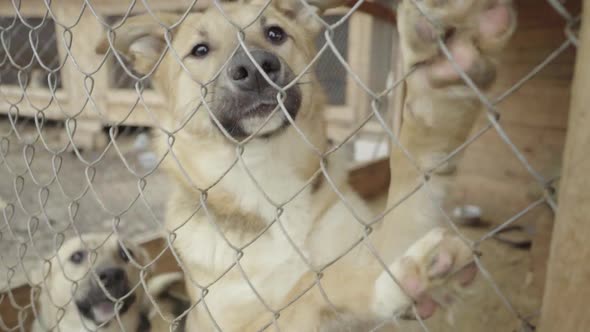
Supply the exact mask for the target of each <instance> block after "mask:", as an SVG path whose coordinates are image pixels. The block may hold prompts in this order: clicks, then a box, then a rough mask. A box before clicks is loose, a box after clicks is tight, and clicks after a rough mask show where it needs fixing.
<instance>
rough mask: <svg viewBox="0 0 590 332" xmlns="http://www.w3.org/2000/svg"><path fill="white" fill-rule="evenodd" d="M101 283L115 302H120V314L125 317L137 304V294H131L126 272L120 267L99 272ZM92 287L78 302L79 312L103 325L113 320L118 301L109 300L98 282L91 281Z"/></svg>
mask: <svg viewBox="0 0 590 332" xmlns="http://www.w3.org/2000/svg"><path fill="white" fill-rule="evenodd" d="M97 273H98V277H99V279H100V283H101V284H102V285H103V287H104V289H106V290H107V291H108V293H109V295H110V296H111V297H112V298H114V299H115V300H119V299H122V298H123V297H125V296H126V297H125V298H124V299H122V300H120V301H119V302H120V303H121V304H120V305H121V307H120V309H119V311H118V314H119V315H120V316H121V315H124V314H125V313H126V312H127V311H128V310H129V308H130V307H131V305H133V303H134V302H135V294H129V295H127V294H128V293H129V292H130V290H131V289H130V287H129V281H128V279H127V274H126V273H125V270H123V269H122V268H118V267H114V268H113V267H110V268H105V269H100V270H98V271H97ZM91 282H92V286H91V287H90V289H89V290H88V292H87V293H86V294H85V295H84V296H83V297H82V298H81V299H79V300H76V306H77V307H78V311H79V312H80V314H81V315H82V316H84V317H85V318H87V319H89V320H91V321H93V322H94V323H95V324H97V325H98V324H102V323H104V322H107V321H109V320H111V319H113V318H114V317H115V315H116V310H117V308H116V301H113V300H112V299H110V298H109V296H108V295H107V294H105V292H104V291H103V290H102V288H101V287H100V285H99V284H98V283H97V282H94V281H91Z"/></svg>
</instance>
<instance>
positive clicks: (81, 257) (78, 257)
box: [70, 250, 86, 264]
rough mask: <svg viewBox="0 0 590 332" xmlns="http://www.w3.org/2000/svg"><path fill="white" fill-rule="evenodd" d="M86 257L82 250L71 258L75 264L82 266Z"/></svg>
mask: <svg viewBox="0 0 590 332" xmlns="http://www.w3.org/2000/svg"><path fill="white" fill-rule="evenodd" d="M84 257H86V253H85V252H84V251H82V250H78V251H76V252H75V253H73V254H72V255H71V256H70V261H71V262H72V263H74V264H80V263H82V260H84Z"/></svg>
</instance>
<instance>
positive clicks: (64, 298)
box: [41, 234, 147, 325]
mask: <svg viewBox="0 0 590 332" xmlns="http://www.w3.org/2000/svg"><path fill="white" fill-rule="evenodd" d="M134 263H137V264H141V265H143V264H146V263H147V253H146V252H145V250H143V249H142V248H140V247H138V246H136V245H133V244H130V243H126V242H123V241H121V239H118V238H116V236H114V235H113V236H107V235H103V234H87V235H83V236H82V240H80V238H78V237H76V238H72V239H69V240H67V241H66V242H64V243H63V245H62V246H61V248H60V249H59V251H58V253H57V255H56V257H54V258H53V259H52V261H51V266H50V267H49V266H47V267H48V268H46V270H45V271H44V275H45V277H44V279H45V281H44V283H42V286H43V292H44V293H45V294H44V295H45V299H44V300H43V301H42V304H41V305H42V308H41V310H42V311H43V312H45V313H48V314H50V313H49V312H52V311H54V310H55V308H56V307H57V306H63V307H64V309H65V310H66V313H67V312H69V311H70V310H72V309H74V308H75V309H76V310H77V311H78V313H79V314H80V316H82V317H84V318H85V319H87V320H89V321H92V322H93V323H95V324H96V325H101V324H103V323H106V322H108V321H110V320H112V319H114V318H115V315H116V313H118V314H119V316H123V315H125V314H126V313H127V312H128V311H129V309H130V308H131V307H132V306H134V305H135V304H136V303H140V302H141V299H140V298H139V297H142V295H141V294H142V293H143V292H141V291H140V290H141V289H142V288H141V285H140V286H139V287H136V285H138V284H139V282H140V275H139V274H140V269H139V268H138V266H136V265H135V264H134ZM136 289H137V290H136ZM72 292H73V295H72ZM47 299H49V302H48V301H47ZM74 311H75V310H74Z"/></svg>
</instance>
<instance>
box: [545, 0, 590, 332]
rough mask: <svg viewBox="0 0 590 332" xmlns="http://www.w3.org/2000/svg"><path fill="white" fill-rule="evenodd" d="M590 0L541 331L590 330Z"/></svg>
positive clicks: (586, 1) (586, 4)
mask: <svg viewBox="0 0 590 332" xmlns="http://www.w3.org/2000/svg"><path fill="white" fill-rule="evenodd" d="M588 59H590V0H584V10H583V14H582V27H581V31H580V36H579V49H578V55H577V63H576V68H575V74H574V82H573V86H572V98H571V106H570V119H569V128H568V134H567V139H566V147H565V152H564V164H563V173H562V180H561V186H560V191H559V208H558V211H557V218H556V222H555V229H554V233H553V241H552V244H551V253H550V256H549V264H548V272H547V281H546V283H545V295H544V298H543V308H542V311H541V321H540V329H539V331H540V332H553V331H560V332H579V331H588V327H589V326H590V315H588V306H587V303H588V298H590V287H588V281H589V280H590V264H588V262H589V261H590V245H588V239H589V238H590V191H588V188H589V187H590V154H589V153H588V152H589V147H590V130H588V128H590V111H589V106H588V105H590V94H588V86H590V63H589V62H588Z"/></svg>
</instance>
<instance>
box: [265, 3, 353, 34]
mask: <svg viewBox="0 0 590 332" xmlns="http://www.w3.org/2000/svg"><path fill="white" fill-rule="evenodd" d="M266 1H268V0H253V2H259V3H261V4H262V3H266ZM302 1H305V2H306V3H307V4H308V5H304V4H303V2H302ZM345 2H346V1H345V0H272V4H273V5H274V6H275V8H276V9H278V10H279V11H280V12H282V13H283V14H285V15H286V16H288V17H290V18H292V19H294V20H295V21H296V22H297V23H298V25H300V26H302V27H304V28H305V29H307V30H309V31H310V32H312V33H313V34H317V33H319V32H320V31H321V30H322V27H323V25H322V23H321V21H320V20H319V19H318V16H320V15H322V14H323V13H324V11H326V10H327V9H330V8H335V7H339V6H341V5H343V4H344V3H345Z"/></svg>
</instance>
